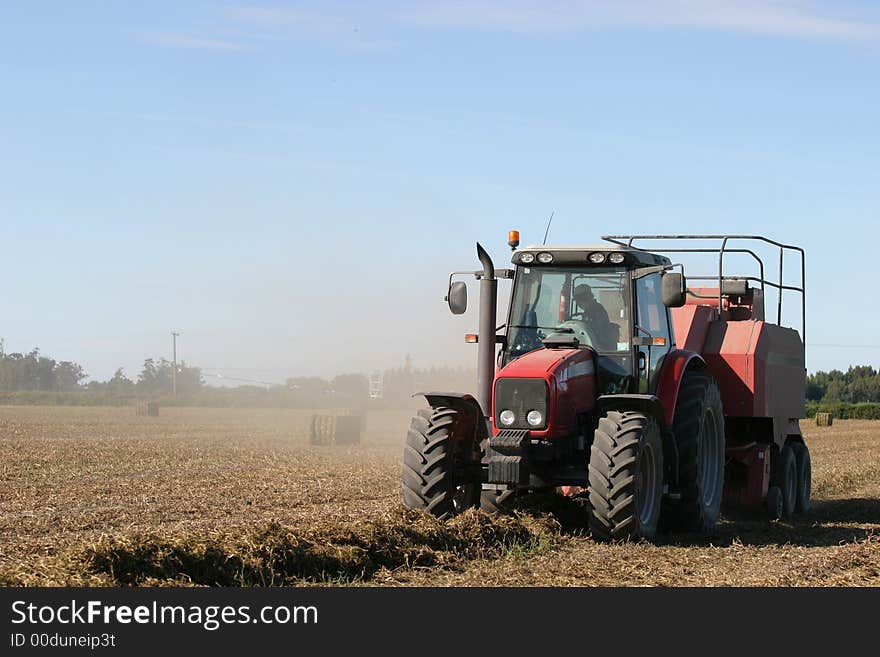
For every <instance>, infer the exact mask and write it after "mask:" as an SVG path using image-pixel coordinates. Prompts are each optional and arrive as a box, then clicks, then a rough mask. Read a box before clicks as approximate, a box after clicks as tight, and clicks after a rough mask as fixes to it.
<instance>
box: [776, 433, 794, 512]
mask: <svg viewBox="0 0 880 657" xmlns="http://www.w3.org/2000/svg"><path fill="white" fill-rule="evenodd" d="M770 485H771V486H779V488H780V489H781V490H782V517H783V518H791V517H792V516H793V515H794V512H795V508H796V507H797V492H798V470H797V457H795V453H794V449H793V448H792V443H785V445H783V447H782V451H780V452H779V455H778V456H777V457H776V458H775V459H774V461H773V467H772V475H771V477H770Z"/></svg>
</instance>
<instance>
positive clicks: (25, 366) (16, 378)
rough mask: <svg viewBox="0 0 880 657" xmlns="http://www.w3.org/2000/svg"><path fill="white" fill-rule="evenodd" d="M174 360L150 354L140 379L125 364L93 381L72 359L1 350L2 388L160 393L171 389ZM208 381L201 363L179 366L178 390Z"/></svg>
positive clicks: (192, 389)
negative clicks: (128, 373) (104, 378)
mask: <svg viewBox="0 0 880 657" xmlns="http://www.w3.org/2000/svg"><path fill="white" fill-rule="evenodd" d="M173 368H174V366H173V364H172V363H170V362H169V361H168V360H166V359H164V358H159V359H153V358H147V359H146V360H145V361H144V365H143V369H142V370H141V372H140V374H139V375H138V377H137V380H136V381H132V380H131V379H129V378H128V377H127V376H126V375H125V371H124V370H123V369H122V368H119V369H117V370H116V373H115V374H114V375H113V377H112V378H110V379H109V380H107V381H89V382H88V383H83V381H84V380H85V379H87V378H88V374H87V373H86V371H85V369H83V367H82V366H81V365H79V364H78V363H74V362H72V361H68V360H62V361H56V360H55V359H54V358H49V357H47V356H44V355H43V354H41V353H40V350H39V349H34V350H33V351H31V352H30V353H28V354H20V353H11V354H0V392H77V391H92V392H101V393H106V392H109V393H115V394H120V395H130V394H135V393H139V394H157V393H164V392H166V391H170V390H171V377H172V372H173ZM204 384H205V382H204V379H203V378H202V372H201V370H200V369H199V368H198V367H190V366H188V365H187V364H186V363H179V364H178V366H177V390H178V392H181V393H184V394H185V393H192V392H197V391H199V390H201V389H202V387H203V386H204Z"/></svg>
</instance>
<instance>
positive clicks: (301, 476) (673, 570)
mask: <svg viewBox="0 0 880 657" xmlns="http://www.w3.org/2000/svg"><path fill="white" fill-rule="evenodd" d="M308 417H309V414H308V413H305V412H296V411H278V410H260V411H254V410H215V409H163V410H162V416H161V417H159V418H142V417H135V416H134V411H133V409H127V408H124V409H111V408H98V409H89V408H85V409H80V408H34V407H0V455H2V460H0V584H6V585H55V584H91V585H118V584H172V585H178V584H188V583H193V584H227V585H230V584H247V585H266V584H303V583H305V584H314V583H328V584H370V585H376V584H380V585H618V584H624V585H874V586H877V585H880V536H878V535H877V530H878V529H880V422H867V421H838V422H835V425H834V427H833V428H831V429H817V428H816V427H814V426H811V425H810V423H808V422H804V427H805V429H806V432H807V440H808V442H809V444H810V447H811V450H812V453H813V481H814V496H815V502H814V509H813V511H812V512H811V513H810V514H809V515H808V516H806V517H804V518H803V519H800V520H798V521H796V522H794V523H788V522H774V523H770V522H767V521H765V520H763V519H757V518H753V517H749V516H742V515H737V516H734V517H725V518H724V520H723V522H722V524H721V525H720V526H719V527H718V528H717V529H716V531H715V532H714V533H713V534H712V535H710V536H688V535H665V536H662V537H661V539H660V541H659V542H658V544H656V545H647V544H622V545H601V544H596V543H594V542H593V541H592V539H590V538H589V536H588V535H586V534H585V533H584V531H583V525H582V523H581V514H580V510H579V509H578V508H577V507H575V506H574V505H573V504H571V503H568V502H567V501H565V500H561V499H559V500H551V502H553V504H552V508H553V513H552V514H550V515H545V514H540V513H535V512H530V511H529V509H528V508H524V509H523V510H522V511H521V512H520V513H519V514H517V516H515V517H502V518H497V519H490V518H488V517H487V516H485V515H483V514H480V513H469V514H466V515H465V516H462V517H460V518H458V519H456V520H454V521H453V522H451V523H448V524H442V523H438V522H435V521H434V520H433V519H430V518H425V517H422V516H421V515H420V514H417V513H406V512H404V511H403V510H402V509H401V508H400V503H399V465H398V461H399V457H400V449H401V444H402V439H403V436H404V433H405V430H406V427H407V425H408V419H409V413H398V412H382V413H374V414H371V415H370V416H369V417H368V422H367V432H366V438H365V442H364V443H363V444H362V445H360V446H357V447H351V448H338V447H312V446H310V445H308V442H307V439H306V423H307V421H308ZM527 502H528V501H527Z"/></svg>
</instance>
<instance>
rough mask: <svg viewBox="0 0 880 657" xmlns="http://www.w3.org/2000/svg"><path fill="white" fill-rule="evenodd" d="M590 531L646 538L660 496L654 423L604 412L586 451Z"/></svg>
mask: <svg viewBox="0 0 880 657" xmlns="http://www.w3.org/2000/svg"><path fill="white" fill-rule="evenodd" d="M589 481H590V489H589V492H590V518H589V520H590V529H591V531H592V533H593V536H594V537H595V538H598V539H603V540H621V539H637V538H646V539H651V538H653V537H654V535H655V534H656V533H657V522H658V520H659V518H660V503H661V500H662V497H663V444H662V442H661V439H660V427H659V426H658V424H657V421H656V420H655V419H654V418H653V417H651V416H648V415H645V414H643V413H636V412H623V413H619V412H616V411H609V412H608V413H606V414H605V416H604V417H602V418H601V419H600V420H599V426H598V427H597V428H596V431H595V433H594V436H593V446H592V447H591V448H590V467H589Z"/></svg>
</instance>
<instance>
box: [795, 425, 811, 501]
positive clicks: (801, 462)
mask: <svg viewBox="0 0 880 657" xmlns="http://www.w3.org/2000/svg"><path fill="white" fill-rule="evenodd" d="M791 446H792V449H793V450H794V460H795V464H796V465H797V494H796V495H795V501H794V512H795V513H806V512H807V511H809V510H810V493H811V490H812V487H813V466H812V463H811V461H810V449H809V448H808V447H807V446H806V445H805V444H804V443H799V442H795V443H792V444H791Z"/></svg>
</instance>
